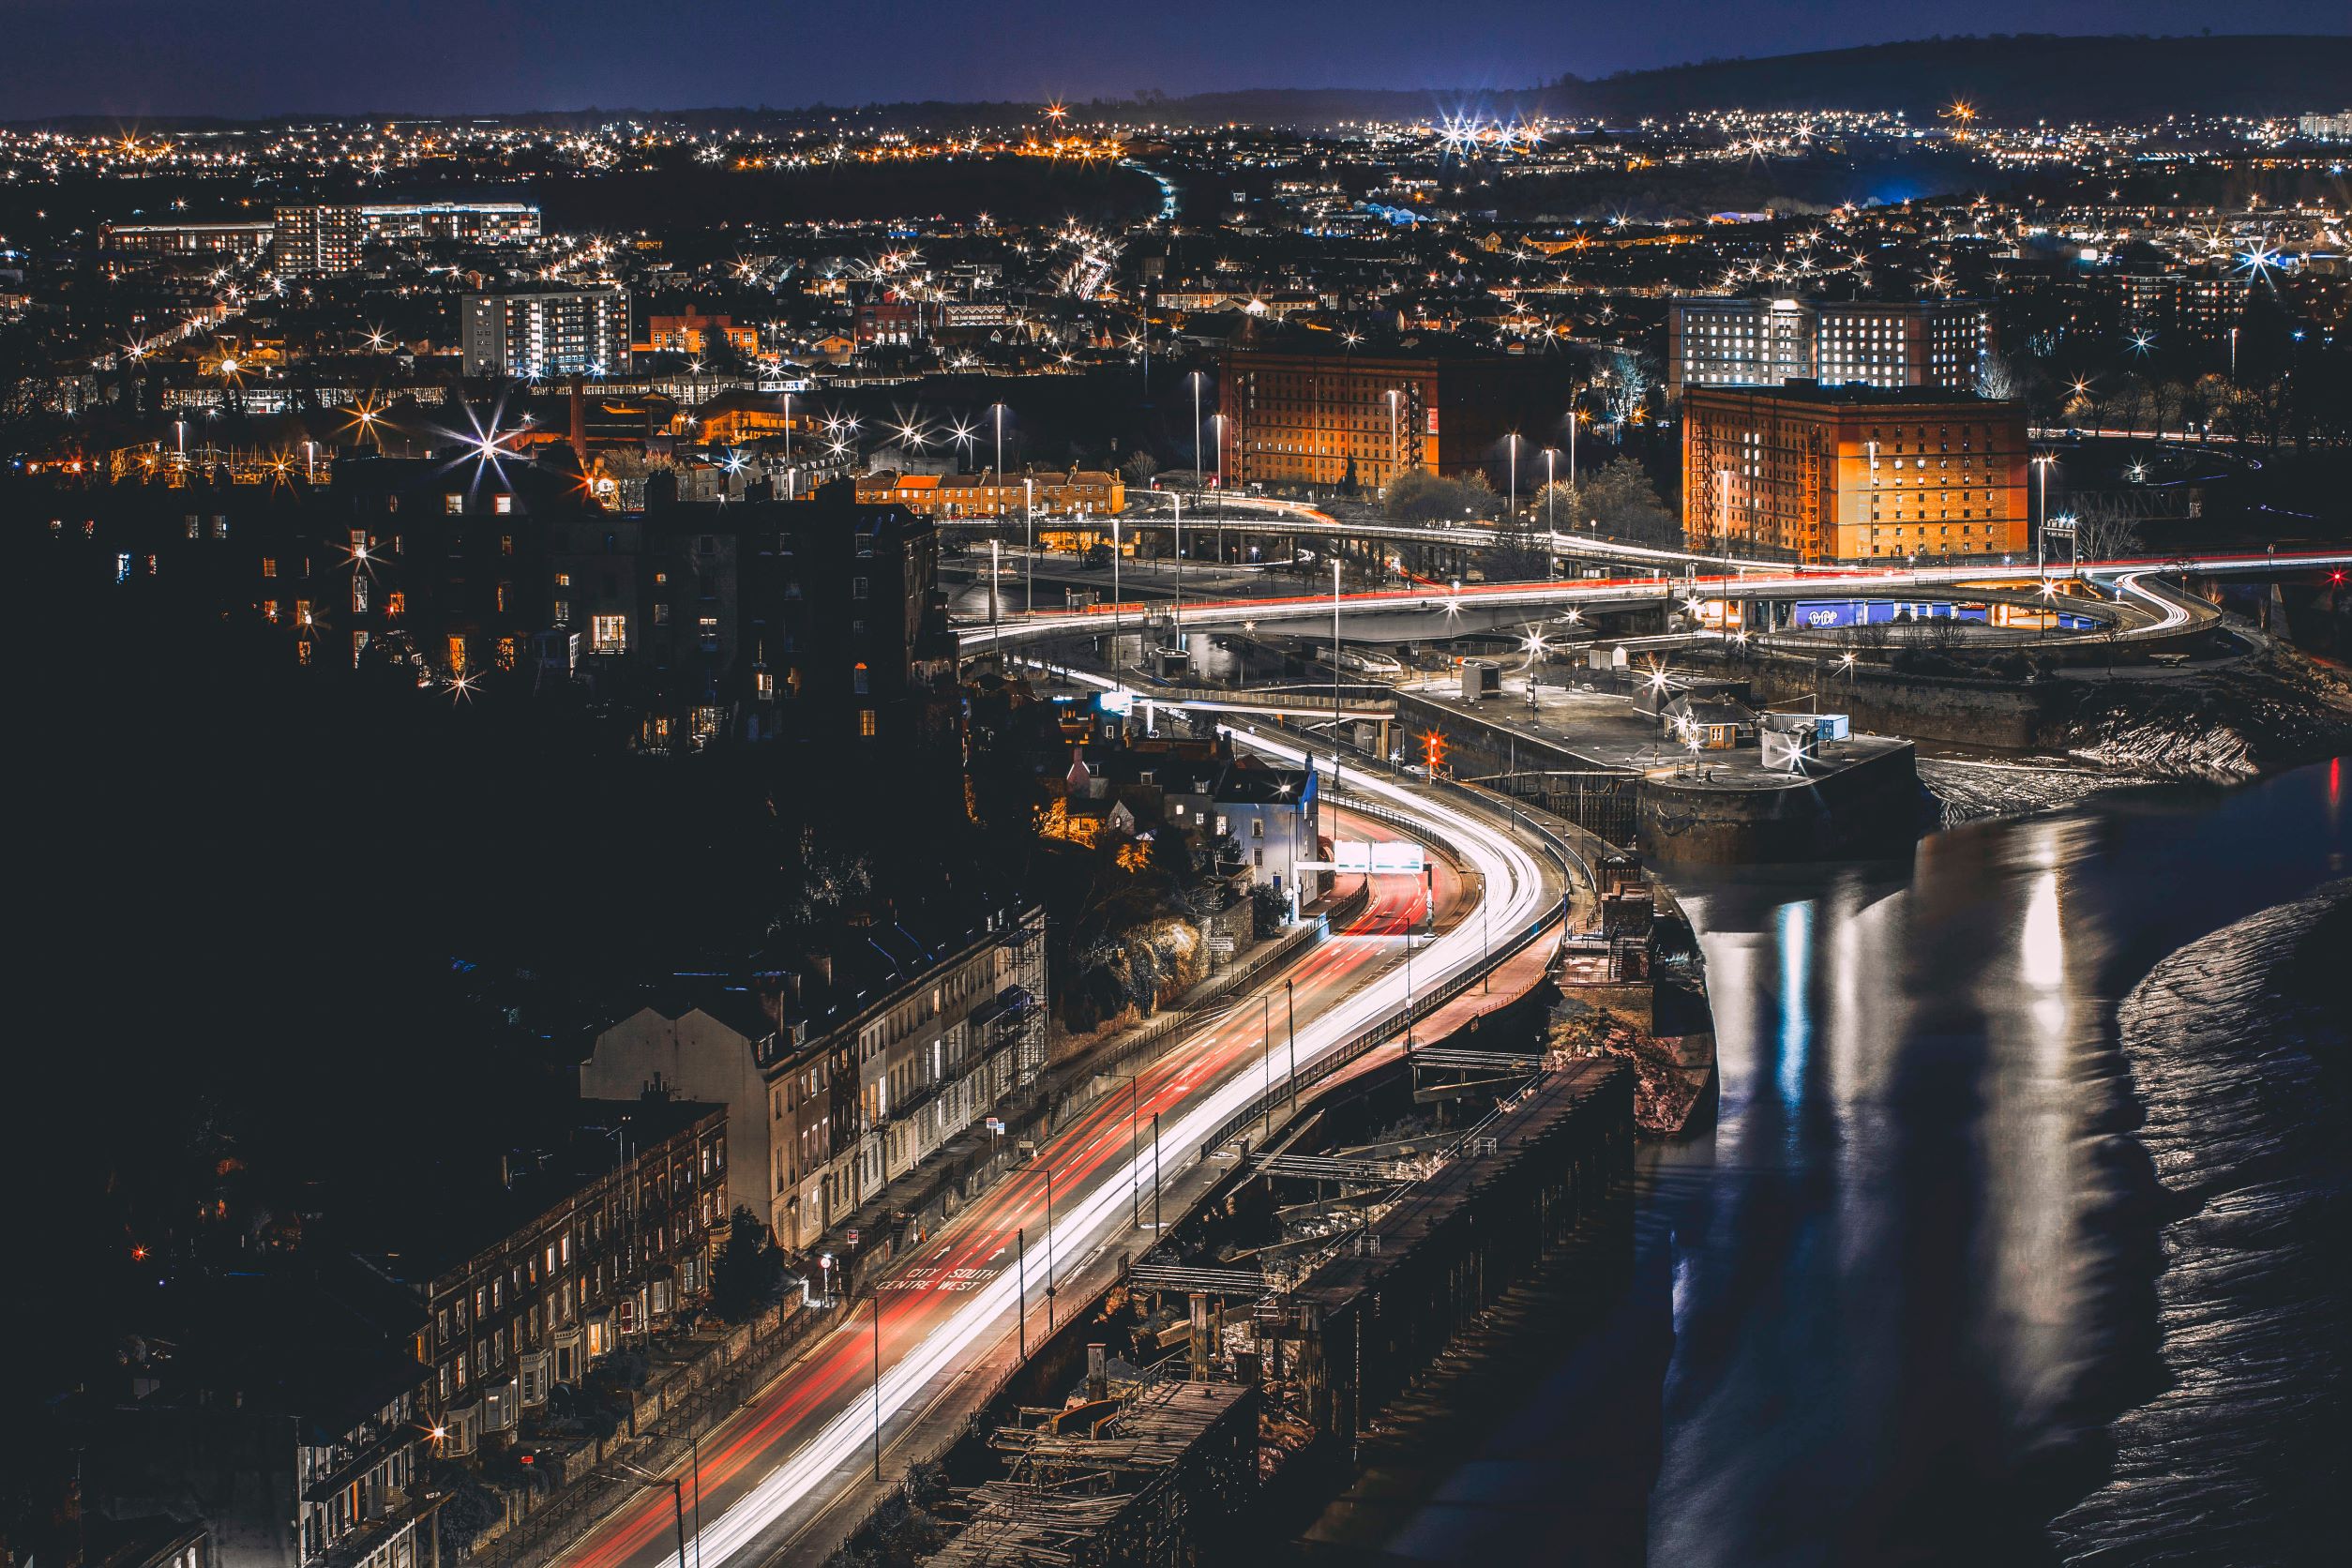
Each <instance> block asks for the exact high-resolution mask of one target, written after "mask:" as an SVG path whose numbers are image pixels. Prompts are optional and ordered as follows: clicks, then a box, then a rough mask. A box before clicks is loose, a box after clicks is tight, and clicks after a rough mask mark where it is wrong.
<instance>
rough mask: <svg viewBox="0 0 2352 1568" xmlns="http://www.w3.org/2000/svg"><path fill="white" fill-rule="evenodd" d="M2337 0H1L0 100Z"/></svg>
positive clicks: (1089, 58)
mask: <svg viewBox="0 0 2352 1568" xmlns="http://www.w3.org/2000/svg"><path fill="white" fill-rule="evenodd" d="M2348 18H2352V11H2347V9H2346V8H2345V7H2344V5H2343V4H2342V3H2341V0H2238V3H2237V4H2235V5H2232V6H2230V7H2227V8H2217V7H2214V6H2213V5H2211V4H2210V3H2209V0H1978V3H1974V4H1970V5H1968V6H1965V7H1961V8H1954V7H1953V6H1952V4H1950V0H1672V3H1671V4H1670V5H1666V4H1654V5H1642V4H1633V3H1626V0H1617V3H1611V4H1596V3H1592V0H1442V3H1433V0H1272V3H1269V0H1186V3H1184V4H1166V5H1151V6H1145V5H1137V4H1128V3H1125V0H1006V3H1003V4H999V5H997V6H994V7H988V6H983V5H979V4H976V3H974V0H896V3H893V0H870V3H859V0H837V3H834V4H825V3H823V0H694V3H692V4H689V5H683V6H673V7H663V6H656V5H648V4H646V3H645V0H0V24H5V26H6V28H7V30H8V45H7V48H6V50H5V53H0V117H5V118H9V119H19V118H26V117H34V116H39V115H45V114H64V113H113V114H121V115H124V116H135V115H140V114H223V115H232V116H248V115H257V114H267V113H280V112H335V111H356V112H374V111H410V112H415V113H456V112H465V111H479V112H490V111H497V110H521V109H578V108H586V107H590V106H598V107H606V108H611V107H642V108H691V107H701V106H714V105H749V106H756V105H760V104H767V105H771V106H774V107H777V108H785V107H792V106H798V105H803V104H807V103H812V102H818V101H823V102H828V103H866V102H876V101H895V100H902V99H910V98H956V99H975V98H986V99H1011V100H1044V99H1049V98H1074V99H1075V98H1090V97H1093V96H1097V95H1104V96H1113V97H1123V96H1126V95H1128V94H1132V93H1134V92H1137V91H1138V90H1141V89H1146V88H1158V89H1161V90H1163V91H1166V92H1168V93H1170V94H1183V93H1190V92H1199V91H1204V90H1212V89H1217V88H1231V87H1262V86H1364V87H1432V88H1446V87H1454V88H1469V89H1477V88H1490V87H1518V86H1528V85H1532V84H1533V83H1536V82H1537V81H1541V80H1545V79H1549V78H1552V77H1555V76H1558V75H1560V73H1562V72H1565V71H1574V72H1576V74H1578V75H1582V76H1596V75H1606V74H1607V73H1608V72H1610V71H1614V70H1620V69H1624V68H1641V67H1646V66H1659V65H1672V64H1677V63H1680V62H1681V61H1684V60H1689V59H1694V58H1698V57H1703V56H1708V55H1719V56H1725V57H1729V56H1733V55H1741V54H1749V55H1755V54H1776V53H1788V52H1791V51H1797V50H1806V49H1820V48H1834V47H1839V46H1843V45H1848V44H1859V43H1874V42H1883V41H1888V40H1892V39H1898V38H1917V37H1921V36H1924V35H1927V34H1931V33H1936V32H1941V31H1946V30H1950V29H1952V27H1953V26H1954V23H1964V24H1965V25H1966V26H1967V27H1968V29H1969V30H1971V31H1976V32H2018V31H2038V32H2055V33H2106V32H2133V33H2194V32H2196V31H2197V30H2198V29H2199V28H2201V27H2216V29H2217V30H2219V31H2227V32H2247V33H2255V32H2333V33H2342V32H2345V31H2347V30H2352V20H2347V19H2348Z"/></svg>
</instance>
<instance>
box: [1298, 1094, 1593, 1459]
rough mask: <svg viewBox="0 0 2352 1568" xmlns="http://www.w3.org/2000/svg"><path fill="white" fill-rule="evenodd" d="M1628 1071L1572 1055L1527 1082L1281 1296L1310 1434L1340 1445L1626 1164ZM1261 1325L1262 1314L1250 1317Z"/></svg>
mask: <svg viewBox="0 0 2352 1568" xmlns="http://www.w3.org/2000/svg"><path fill="white" fill-rule="evenodd" d="M1633 1092H1634V1075H1633V1072H1632V1069H1631V1068H1629V1067H1628V1066H1626V1064H1625V1063H1622V1062H1621V1061H1619V1060H1617V1059H1615V1058H1609V1057H1592V1058H1575V1059H1571V1060H1569V1061H1568V1063H1567V1064H1566V1065H1565V1066H1563V1067H1560V1068H1559V1069H1558V1070H1555V1071H1551V1072H1547V1073H1545V1074H1544V1075H1543V1076H1542V1077H1540V1078H1536V1079H1534V1080H1533V1081H1532V1082H1531V1083H1530V1085H1529V1086H1528V1088H1527V1089H1526V1090H1525V1091H1524V1092H1523V1093H1522V1094H1521V1095H1520V1097H1519V1098H1518V1099H1517V1100H1516V1101H1515V1102H1514V1103H1511V1104H1509V1105H1506V1106H1505V1107H1504V1108H1502V1109H1501V1110H1500V1112H1499V1113H1498V1114H1497V1115H1496V1116H1494V1117H1493V1118H1491V1119H1489V1120H1488V1121H1487V1122H1485V1123H1483V1124H1481V1125H1480V1126H1479V1127H1478V1128H1477V1129H1476V1136H1474V1137H1471V1138H1468V1139H1466V1140H1465V1142H1464V1144H1463V1146H1462V1147H1461V1148H1459V1149H1458V1150H1457V1151H1456V1153H1455V1154H1454V1156H1453V1157H1452V1158H1450V1159H1449V1160H1447V1161H1446V1163H1445V1164H1444V1165H1443V1166H1442V1167H1440V1168H1438V1169H1437V1170H1436V1171H1434V1172H1432V1173H1431V1174H1429V1175H1428V1176H1426V1177H1424V1178H1423V1179H1422V1180H1420V1181H1418V1182H1416V1183H1414V1184H1412V1185H1411V1186H1410V1187H1409V1188H1407V1189H1406V1190H1405V1192H1404V1193H1403V1194H1402V1195H1400V1197H1399V1198H1398V1199H1397V1201H1396V1202H1395V1203H1394V1204H1392V1205H1390V1206H1389V1207H1388V1208H1387V1210H1386V1211H1385V1212H1384V1213H1383V1214H1380V1217H1379V1218H1378V1219H1376V1220H1374V1221H1372V1222H1371V1223H1370V1224H1369V1225H1368V1226H1366V1227H1365V1228H1364V1230H1363V1231H1361V1232H1360V1233H1358V1234H1357V1235H1355V1236H1354V1237H1352V1238H1350V1239H1349V1243H1348V1244H1347V1245H1346V1246H1345V1248H1344V1249H1343V1250H1342V1251H1341V1252H1340V1253H1339V1254H1338V1255H1337V1256H1335V1257H1333V1258H1330V1259H1326V1260H1325V1261H1324V1262H1323V1263H1322V1264H1321V1265H1320V1266H1319V1267H1317V1268H1316V1269H1315V1271H1314V1272H1313V1273H1312V1274H1309V1275H1308V1276H1307V1277H1306V1278H1305V1279H1304V1281H1302V1282H1301V1284H1300V1286H1299V1288H1298V1289H1296V1290H1295V1291H1293V1292H1292V1293H1291V1294H1290V1295H1289V1297H1288V1298H1287V1299H1286V1300H1284V1301H1283V1302H1282V1304H1281V1306H1280V1308H1279V1319H1280V1320H1279V1321H1274V1322H1265V1323H1261V1326H1260V1332H1261V1333H1266V1332H1269V1331H1270V1332H1271V1334H1272V1336H1274V1337H1276V1338H1280V1339H1288V1340H1291V1341H1294V1342H1295V1343H1296V1345H1297V1351H1298V1353H1297V1364H1296V1369H1295V1376H1296V1377H1297V1378H1298V1380H1300V1382H1301V1383H1302V1384H1303V1385H1304V1389H1305V1392H1306V1396H1307V1399H1306V1404H1307V1411H1308V1417H1309V1421H1310V1423H1311V1425H1313V1426H1314V1427H1315V1429H1316V1430H1317V1431H1318V1432H1319V1434H1320V1435H1322V1436H1324V1437H1327V1438H1336V1439H1340V1440H1345V1441H1348V1442H1349V1443H1352V1442H1353V1440H1355V1438H1356V1436H1357V1435H1358V1434H1359V1433H1360V1432H1361V1431H1362V1430H1363V1427H1364V1420H1365V1417H1366V1416H1367V1415H1368V1414H1369V1413H1370V1412H1372V1411H1375V1410H1379V1409H1380V1407H1381V1406H1382V1405H1384V1404H1386V1403H1387V1402H1388V1401H1389V1400H1390V1399H1392V1398H1394V1397H1395V1395H1397V1394H1399V1393H1400V1392H1402V1390H1403V1389H1404V1387H1405V1384H1406V1382H1407V1381H1408V1380H1410V1378H1411V1377H1412V1376H1413V1375H1414V1374H1415V1373H1417V1372H1419V1371H1420V1370H1421V1369H1422V1368H1423V1367H1424V1366H1425V1365H1427V1364H1429V1362H1430V1361H1432V1360H1433V1359H1435V1358H1436V1356H1437V1355H1438V1353H1439V1352H1440V1350H1442V1349H1444V1348H1445V1345H1446V1342H1447V1341H1448V1340H1450V1339H1451V1338H1452V1337H1453V1336H1454V1334H1455V1333H1456V1332H1457V1331H1458V1330H1459V1329H1461V1328H1462V1327H1463V1326H1464V1325H1465V1324H1466V1323H1467V1322H1468V1321H1469V1320H1470V1319H1471V1318H1473V1317H1475V1316H1476V1315H1477V1314H1478V1313H1479V1312H1481V1311H1482V1310H1484V1309H1485V1307H1486V1306H1487V1305H1489V1304H1491V1303H1493V1302H1494V1301H1495V1300H1496V1298H1498V1297H1499V1296H1500V1295H1501V1294H1502V1292H1503V1291H1504V1290H1506V1289H1509V1288H1510V1287H1511V1285H1512V1284H1513V1283H1514V1282H1515V1281H1516V1280H1517V1279H1518V1278H1519V1277H1520V1276H1521V1275H1523V1274H1526V1273H1527V1272H1528V1270H1530V1268H1532V1267H1533V1266H1534V1264H1535V1262H1536V1260H1537V1259H1539V1258H1540V1257H1541V1256H1542V1254H1543V1253H1544V1251H1545V1248H1547V1247H1549V1246H1551V1245H1552V1244H1555V1243H1558V1242H1560V1241H1562V1240H1564V1239H1565V1238H1566V1237H1567V1236H1568V1235H1569V1233H1570V1232H1571V1231H1573V1230H1575V1229H1576V1226H1577V1224H1578V1222H1579V1221H1580V1220H1581V1219H1582V1218H1583V1217H1584V1216H1585V1215H1586V1214H1588V1213H1590V1212H1591V1210H1592V1209H1593V1208H1594V1207H1595V1206H1596V1205H1598V1204H1599V1203H1600V1202H1601V1201H1602V1200H1603V1199H1605V1198H1606V1196H1607V1195H1608V1193H1609V1190H1610V1188H1611V1186H1612V1184H1615V1183H1616V1182H1617V1181H1618V1180H1619V1179H1620V1178H1621V1176H1622V1175H1623V1174H1624V1173H1625V1172H1626V1171H1628V1170H1629V1169H1630V1168H1631V1167H1632V1163H1633V1150H1634V1120H1633ZM1261 1316H1263V1317H1266V1318H1269V1319H1271V1318H1274V1317H1275V1314H1273V1313H1261Z"/></svg>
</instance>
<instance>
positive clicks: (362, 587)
mask: <svg viewBox="0 0 2352 1568" xmlns="http://www.w3.org/2000/svg"><path fill="white" fill-rule="evenodd" d="M351 607H352V608H353V609H354V610H365V609H367V608H368V580H367V579H366V578H364V577H354V578H353V579H352V580H351Z"/></svg>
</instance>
